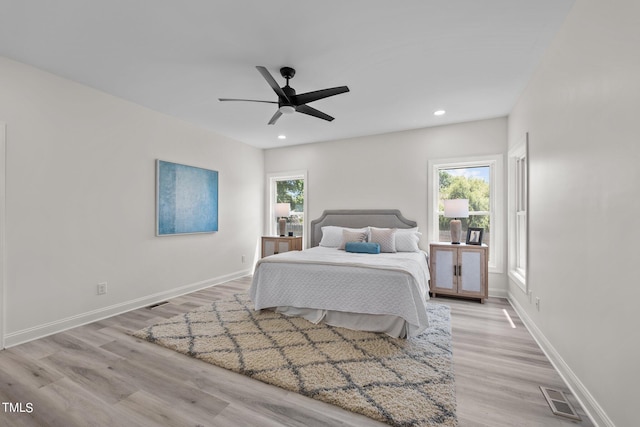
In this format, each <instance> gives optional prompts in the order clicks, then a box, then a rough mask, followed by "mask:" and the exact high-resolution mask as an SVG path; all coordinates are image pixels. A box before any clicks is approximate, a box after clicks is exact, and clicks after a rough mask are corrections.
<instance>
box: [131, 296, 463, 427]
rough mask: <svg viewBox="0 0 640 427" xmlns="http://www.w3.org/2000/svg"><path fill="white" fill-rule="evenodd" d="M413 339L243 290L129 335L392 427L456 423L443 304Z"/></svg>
mask: <svg viewBox="0 0 640 427" xmlns="http://www.w3.org/2000/svg"><path fill="white" fill-rule="evenodd" d="M427 310H428V315H429V324H430V327H429V328H428V329H427V330H426V331H425V332H424V333H423V334H422V335H420V336H419V337H416V338H410V339H399V338H391V337H389V336H387V335H384V334H378V333H371V332H361V331H352V330H349V329H344V328H336V327H332V326H327V325H324V324H319V325H315V324H313V323H311V322H309V321H307V320H305V319H302V318H296V317H287V316H284V315H281V314H279V313H275V312H272V311H268V310H263V311H261V312H257V311H254V310H253V305H252V303H251V301H250V300H249V298H248V296H247V295H245V294H238V295H235V296H234V298H233V299H229V300H223V301H216V302H214V303H212V304H210V305H208V306H204V307H200V308H199V309H196V310H194V311H191V312H189V313H186V314H183V315H179V316H176V317H173V318H171V319H167V320H165V321H163V322H160V323H158V324H156V325H153V326H149V327H148V328H145V329H142V330H140V331H138V332H136V333H135V334H134V335H135V336H136V337H138V338H142V339H145V340H147V341H150V342H152V343H155V344H159V345H162V346H164V347H167V348H170V349H173V350H176V351H179V352H181V353H184V354H187V355H189V356H192V357H195V358H198V359H201V360H204V361H206V362H209V363H212V364H214V365H217V366H221V367H223V368H226V369H230V370H232V371H234V372H238V373H240V374H243V375H247V376H249V377H251V378H255V379H257V380H260V381H263V382H266V383H269V384H273V385H276V386H278V387H282V388H284V389H286V390H290V391H293V392H297V393H300V394H303V395H305V396H309V397H312V398H314V399H318V400H322V401H324V402H327V403H331V404H333V405H336V406H340V407H342V408H344V409H347V410H349V411H353V412H357V413H359V414H363V415H366V416H368V417H370V418H373V419H376V420H379V421H382V422H385V423H387V424H390V425H394V426H456V425H457V418H456V412H455V410H456V400H455V385H454V375H453V364H452V354H451V326H450V314H449V308H448V307H446V306H444V305H439V304H429V305H428V309H427Z"/></svg>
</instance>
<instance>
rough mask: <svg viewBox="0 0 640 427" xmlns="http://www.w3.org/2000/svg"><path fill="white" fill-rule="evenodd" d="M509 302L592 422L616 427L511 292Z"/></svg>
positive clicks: (597, 425)
mask: <svg viewBox="0 0 640 427" xmlns="http://www.w3.org/2000/svg"><path fill="white" fill-rule="evenodd" d="M508 300H509V302H510V303H511V306H512V307H513V309H514V310H515V311H516V313H518V316H520V319H522V322H523V323H524V325H525V327H526V328H527V329H528V330H529V333H530V334H531V335H532V336H533V339H534V340H536V342H537V343H538V346H540V348H541V349H542V351H543V352H544V354H545V355H546V356H547V358H548V359H549V360H550V361H551V364H552V365H553V367H554V368H555V369H556V371H558V373H559V374H560V377H562V380H563V381H564V382H565V384H566V385H567V387H568V388H569V390H571V393H573V395H574V396H575V398H576V400H578V402H579V403H580V405H581V406H582V409H584V411H585V412H586V413H587V415H588V416H589V418H590V419H591V422H592V423H593V424H594V425H595V426H596V427H615V424H614V423H613V421H611V419H610V418H609V417H608V416H607V414H606V413H605V412H604V410H603V409H602V407H601V406H600V405H599V404H598V402H597V401H596V399H595V398H594V397H593V395H592V394H591V393H590V392H589V390H587V388H586V387H585V385H584V384H582V381H580V379H579V378H578V377H577V376H576V374H575V373H574V372H573V371H572V370H571V368H570V367H569V365H567V363H566V362H565V361H564V359H563V358H562V356H560V353H558V351H557V350H556V349H555V348H554V347H553V345H551V343H550V342H549V340H548V339H547V338H546V337H545V336H544V334H543V333H542V331H541V330H540V329H539V328H538V327H537V326H536V324H535V323H534V322H533V320H532V319H531V318H530V317H529V315H528V314H527V312H526V311H525V310H524V308H523V307H522V306H521V305H520V304H519V303H518V301H517V300H516V299H515V298H513V295H512V294H511V292H509V298H508Z"/></svg>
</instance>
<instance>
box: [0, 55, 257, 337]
mask: <svg viewBox="0 0 640 427" xmlns="http://www.w3.org/2000/svg"><path fill="white" fill-rule="evenodd" d="M0 122H5V123H6V124H7V139H6V143H7V171H6V173H7V197H6V211H7V215H6V217H7V218H6V249H7V253H6V255H7V257H6V259H7V271H6V284H5V285H6V286H5V288H6V289H5V290H6V295H5V296H6V301H5V309H6V313H5V316H6V325H5V326H6V332H7V334H6V337H5V338H6V344H7V345H12V344H14V343H18V342H20V341H23V340H26V339H31V338H34V337H37V336H40V335H42V334H46V333H51V332H54V331H56V330H59V329H61V328H65V327H69V326H73V325H75V324H78V323H81V322H85V321H90V320H93V319H94V318H98V317H104V316H107V315H109V314H113V313H114V312H118V311H123V310H126V309H130V308H133V307H134V306H140V305H145V304H147V303H149V302H152V301H154V300H156V301H157V300H160V299H162V298H164V297H169V296H172V295H174V294H177V293H183V292H187V291H189V290H192V289H195V288H197V287H204V286H205V285H206V284H210V283H214V282H216V281H219V280H223V279H225V278H229V277H236V276H238V275H243V274H247V273H249V272H250V266H251V265H252V257H253V255H254V253H255V245H256V244H257V237H258V236H259V235H260V234H261V230H262V227H261V225H262V218H263V214H262V209H263V197H264V196H263V179H264V173H263V152H262V150H260V149H256V148H252V147H249V146H247V145H245V144H241V143H239V142H237V141H232V140H229V139H227V138H224V137H222V136H219V135H217V134H214V133H212V132H208V131H205V130H202V129H199V128H196V127H194V126H191V125H189V124H186V123H184V122H181V121H179V120H177V119H174V118H171V117H168V116H165V115H162V114H159V113H157V112H154V111H151V110H148V109H146V108H143V107H140V106H138V105H135V104H132V103H130V102H126V101H124V100H122V99H118V98H115V97H113V96H110V95H106V94H104V93H102V92H99V91H96V90H93V89H91V88H88V87H86V86H83V85H80V84H77V83H74V82H71V81H68V80H65V79H62V78H59V77H56V76H53V75H51V74H48V73H45V72H43V71H40V70H37V69H35V68H32V67H29V66H26V65H24V64H20V63H17V62H13V61H10V60H7V59H3V58H0ZM158 158H160V159H163V160H168V161H173V162H177V163H184V164H189V165H193V166H200V167H204V168H209V169H214V170H217V171H219V202H220V204H219V230H220V231H219V232H217V233H213V234H203V235H188V236H186V235H185V236H171V237H156V236H155V160H156V159H158ZM242 255H246V256H247V261H246V263H244V264H243V263H242V262H241V259H242V258H241V256H242ZM103 281H106V282H108V293H107V295H104V296H97V295H96V285H97V283H98V282H103Z"/></svg>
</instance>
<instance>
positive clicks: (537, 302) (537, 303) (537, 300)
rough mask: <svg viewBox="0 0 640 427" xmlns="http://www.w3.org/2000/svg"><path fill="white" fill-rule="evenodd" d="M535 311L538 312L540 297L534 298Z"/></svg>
mask: <svg viewBox="0 0 640 427" xmlns="http://www.w3.org/2000/svg"><path fill="white" fill-rule="evenodd" d="M536 310H538V311H540V297H536Z"/></svg>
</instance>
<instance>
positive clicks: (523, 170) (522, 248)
mask: <svg viewBox="0 0 640 427" xmlns="http://www.w3.org/2000/svg"><path fill="white" fill-rule="evenodd" d="M527 159H528V156H527V137H526V136H525V138H524V140H523V141H522V142H521V143H520V144H518V145H517V146H516V147H514V148H513V149H512V150H511V151H509V182H508V185H509V277H510V278H511V279H512V280H513V281H514V282H515V283H516V284H517V285H518V286H519V287H520V289H522V291H523V292H524V293H527V292H528V291H527V280H526V278H527V252H528V251H527V234H528V226H527V224H528V222H527V208H528V204H529V203H528V190H529V189H528V187H529V184H528V182H529V181H528V172H529V171H528V162H527Z"/></svg>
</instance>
